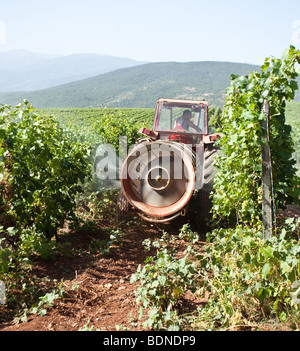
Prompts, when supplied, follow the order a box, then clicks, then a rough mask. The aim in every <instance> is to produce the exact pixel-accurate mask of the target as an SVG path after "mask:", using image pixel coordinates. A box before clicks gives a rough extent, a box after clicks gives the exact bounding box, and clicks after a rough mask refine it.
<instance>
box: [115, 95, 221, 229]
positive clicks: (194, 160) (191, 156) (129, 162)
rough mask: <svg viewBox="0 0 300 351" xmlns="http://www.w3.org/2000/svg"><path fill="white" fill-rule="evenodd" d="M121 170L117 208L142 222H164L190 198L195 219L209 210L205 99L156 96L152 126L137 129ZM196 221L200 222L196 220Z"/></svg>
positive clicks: (210, 145)
mask: <svg viewBox="0 0 300 351" xmlns="http://www.w3.org/2000/svg"><path fill="white" fill-rule="evenodd" d="M140 133H142V134H143V135H144V136H145V137H143V138H140V139H138V140H137V143H136V145H135V146H134V148H133V150H132V151H131V152H130V153H129V155H128V156H127V158H126V160H125V162H124V164H123V167H122V171H121V189H122V191H121V193H120V196H119V200H118V209H119V213H120V210H121V212H122V210H124V209H125V208H126V204H127V205H131V207H132V208H134V210H135V211H136V212H137V213H138V214H139V215H140V216H141V217H142V218H143V219H145V220H147V221H150V222H159V223H162V222H168V221H171V220H172V219H174V218H176V217H178V216H180V215H182V216H183V215H185V214H186V213H187V208H188V206H189V205H190V204H191V200H192V198H193V199H194V200H195V203H196V208H197V221H196V222H198V223H199V220H200V219H203V218H204V217H206V216H207V215H208V213H209V206H210V201H209V193H210V192H211V191H212V183H213V178H214V167H213V159H214V156H215V155H216V154H217V152H218V149H217V148H216V147H214V142H215V140H216V139H217V138H218V137H219V135H217V134H211V135H210V134H209V131H208V103H207V102H206V101H190V100H173V99H159V100H158V101H157V105H156V111H155V118H154V123H153V129H152V130H148V129H146V128H142V129H141V130H140ZM200 222H201V221H200Z"/></svg>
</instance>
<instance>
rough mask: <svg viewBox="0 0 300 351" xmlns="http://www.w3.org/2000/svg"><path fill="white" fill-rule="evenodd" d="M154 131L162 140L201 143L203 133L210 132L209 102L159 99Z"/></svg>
mask: <svg viewBox="0 0 300 351" xmlns="http://www.w3.org/2000/svg"><path fill="white" fill-rule="evenodd" d="M153 131H154V132H156V133H157V134H158V139H160V140H172V141H178V142H180V143H184V144H199V143H200V142H201V140H202V139H203V135H207V134H208V103H207V102H206V101H184V100H171V99H159V100H158V101H157V104H156V112H155V119H154V123H153Z"/></svg>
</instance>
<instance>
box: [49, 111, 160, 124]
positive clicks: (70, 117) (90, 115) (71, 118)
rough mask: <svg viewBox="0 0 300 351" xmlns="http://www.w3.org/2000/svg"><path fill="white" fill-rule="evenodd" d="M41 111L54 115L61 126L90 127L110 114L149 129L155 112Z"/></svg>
mask: <svg viewBox="0 0 300 351" xmlns="http://www.w3.org/2000/svg"><path fill="white" fill-rule="evenodd" d="M43 111H45V112H46V113H48V114H53V115H55V116H56V117H57V118H58V120H59V121H60V122H61V123H62V124H63V125H67V126H74V125H76V126H77V127H90V126H91V125H92V124H93V123H95V122H96V121H98V120H101V118H102V117H103V116H104V115H111V114H113V115H118V114H121V115H122V116H124V117H126V118H128V119H129V120H131V121H132V123H134V124H139V123H145V125H148V126H149V127H150V126H151V125H152V123H153V119H154V112H155V110H154V109H152V108H63V109H60V108H53V109H50V108H49V109H44V110H43Z"/></svg>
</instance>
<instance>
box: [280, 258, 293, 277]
mask: <svg viewBox="0 0 300 351" xmlns="http://www.w3.org/2000/svg"><path fill="white" fill-rule="evenodd" d="M280 268H281V271H282V273H283V274H284V273H288V272H290V271H291V267H290V266H289V265H288V264H287V263H286V262H285V261H280Z"/></svg>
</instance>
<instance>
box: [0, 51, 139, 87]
mask: <svg viewBox="0 0 300 351" xmlns="http://www.w3.org/2000/svg"><path fill="white" fill-rule="evenodd" d="M144 63H145V62H138V61H134V60H131V59H128V58H120V57H115V56H106V55H97V54H74V55H68V56H51V55H45V54H39V53H33V52H30V51H27V50H12V51H8V52H1V51H0V92H15V91H22V90H23V91H32V90H39V89H45V88H50V87H53V86H58V85H61V84H66V83H70V82H74V81H77V80H81V79H84V78H88V77H93V76H95V75H99V74H103V73H106V72H109V71H113V70H116V69H119V68H125V67H132V66H135V65H139V64H144Z"/></svg>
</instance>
